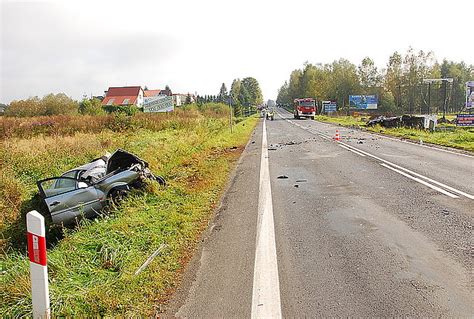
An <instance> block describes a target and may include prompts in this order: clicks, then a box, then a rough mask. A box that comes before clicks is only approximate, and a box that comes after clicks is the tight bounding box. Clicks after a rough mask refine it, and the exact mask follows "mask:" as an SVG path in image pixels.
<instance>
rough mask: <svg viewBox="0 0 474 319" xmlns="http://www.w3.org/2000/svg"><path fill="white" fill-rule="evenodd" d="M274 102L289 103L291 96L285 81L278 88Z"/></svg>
mask: <svg viewBox="0 0 474 319" xmlns="http://www.w3.org/2000/svg"><path fill="white" fill-rule="evenodd" d="M276 102H277V103H278V104H288V105H291V98H290V95H289V92H288V82H287V81H285V83H283V85H282V86H281V87H280V89H279V90H278V96H277V99H276Z"/></svg>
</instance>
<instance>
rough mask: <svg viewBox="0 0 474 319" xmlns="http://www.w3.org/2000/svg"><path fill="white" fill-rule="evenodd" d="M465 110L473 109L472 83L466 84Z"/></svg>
mask: <svg viewBox="0 0 474 319" xmlns="http://www.w3.org/2000/svg"><path fill="white" fill-rule="evenodd" d="M466 108H468V109H471V108H474V81H469V82H466Z"/></svg>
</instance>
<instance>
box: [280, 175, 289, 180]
mask: <svg viewBox="0 0 474 319" xmlns="http://www.w3.org/2000/svg"><path fill="white" fill-rule="evenodd" d="M277 178H278V179H287V178H288V176H286V175H280V176H278V177H277Z"/></svg>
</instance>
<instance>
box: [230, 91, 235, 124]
mask: <svg viewBox="0 0 474 319" xmlns="http://www.w3.org/2000/svg"><path fill="white" fill-rule="evenodd" d="M229 111H230V112H229V125H230V132H231V133H233V131H234V129H233V128H232V113H233V109H232V95H230V94H229Z"/></svg>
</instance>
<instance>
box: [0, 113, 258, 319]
mask: <svg viewBox="0 0 474 319" xmlns="http://www.w3.org/2000/svg"><path fill="white" fill-rule="evenodd" d="M256 122H257V119H256V118H249V119H246V120H242V121H240V122H239V123H237V124H236V126H235V129H234V133H233V134H231V133H230V132H229V130H228V127H227V119H226V118H209V117H205V116H201V117H196V118H194V119H189V123H188V124H189V125H180V126H179V127H178V128H175V129H173V128H169V129H165V130H160V131H150V130H147V129H139V130H136V131H133V132H131V131H127V132H124V133H120V134H119V133H117V132H115V133H114V132H111V131H102V132H99V133H76V134H74V135H70V136H37V137H32V138H28V139H21V138H11V139H7V140H5V141H3V142H2V146H1V148H0V159H1V161H2V167H1V168H0V171H1V174H3V175H2V176H5V177H6V178H7V180H6V181H4V180H2V183H4V184H3V185H5V186H8V187H9V190H16V194H15V196H7V195H6V194H1V193H0V203H1V205H3V206H4V207H3V210H2V219H1V221H2V235H3V245H2V246H3V254H2V256H1V261H0V267H1V278H0V280H1V285H2V290H1V292H0V300H1V306H0V316H2V317H28V316H31V294H30V283H29V270H28V265H29V263H28V260H27V258H26V249H25V248H24V243H22V244H18V240H19V241H21V240H22V238H23V237H24V236H23V234H24V232H23V231H24V228H23V227H24V224H23V223H22V218H23V216H22V215H23V214H22V213H21V212H24V211H25V209H24V207H25V206H26V207H30V206H34V204H33V203H32V202H31V198H32V195H33V194H34V192H35V190H34V188H35V187H34V181H35V180H37V179H38V178H41V177H46V176H51V175H56V174H59V173H61V172H63V171H64V170H66V169H69V168H71V167H75V166H76V165H79V164H82V163H84V162H86V161H88V160H90V159H92V158H94V157H97V156H98V155H101V154H103V152H104V151H111V150H114V149H116V148H118V147H120V148H124V149H127V150H129V151H131V152H133V153H136V154H137V155H138V156H140V157H142V158H144V159H145V160H146V161H148V162H149V163H150V166H151V168H152V170H153V171H154V172H156V173H157V174H161V175H164V176H165V177H166V179H167V181H168V183H169V186H168V187H166V188H160V187H159V186H158V185H157V184H156V183H150V184H149V185H148V188H147V189H146V190H144V191H136V192H134V193H132V194H131V196H130V197H129V198H127V199H126V201H125V202H124V203H123V205H121V206H120V208H117V209H115V210H113V211H112V213H111V214H109V215H106V216H103V217H100V218H98V219H95V220H84V221H82V222H80V223H79V225H78V226H77V227H76V228H75V229H73V230H70V229H65V230H63V238H62V239H61V240H59V241H58V242H57V243H56V244H55V245H54V246H53V247H50V248H49V249H48V263H49V280H50V294H51V308H52V313H53V315H54V316H68V317H69V316H71V317H73V316H80V317H96V316H125V317H131V316H141V317H143V316H147V317H149V316H154V315H155V314H156V313H157V312H159V311H160V309H161V307H162V306H163V305H164V302H165V301H166V300H167V298H168V297H169V294H170V293H171V292H172V291H173V289H174V287H175V286H176V285H177V283H178V282H179V278H180V273H181V271H182V270H183V267H184V265H185V264H186V263H187V260H188V259H189V258H190V256H191V253H192V251H193V250H194V248H195V247H196V244H197V241H198V238H199V236H200V234H201V232H202V231H203V230H204V229H205V228H206V226H207V223H208V221H209V219H210V218H211V216H212V213H213V210H214V208H215V205H216V204H217V203H218V201H219V198H220V196H221V192H222V190H223V188H224V185H225V183H226V181H227V178H228V175H229V172H230V171H231V169H232V167H233V165H234V163H235V161H236V160H237V159H238V157H239V156H240V153H241V151H242V150H243V147H244V145H245V144H246V142H247V140H248V138H249V136H250V134H251V132H252V130H253V128H254V127H255V124H256ZM0 186H2V185H0ZM8 193H9V194H10V191H8ZM12 204H14V205H16V206H17V207H16V209H17V211H16V212H12V211H10V210H8V209H5V207H7V208H8V207H10V206H9V205H12ZM0 209H2V207H1V206H0ZM161 244H166V245H167V247H166V248H165V250H164V251H163V252H162V253H161V254H160V255H159V256H157V257H156V258H155V259H154V261H153V262H152V263H151V264H150V265H149V266H148V267H147V268H146V269H145V270H144V271H143V272H141V273H140V274H138V275H135V271H136V270H137V269H138V268H139V267H140V265H141V264H142V263H143V262H144V261H145V260H146V259H147V258H148V256H149V255H150V254H152V252H153V251H155V250H156V249H157V248H158V247H159V246H160V245H161Z"/></svg>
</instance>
